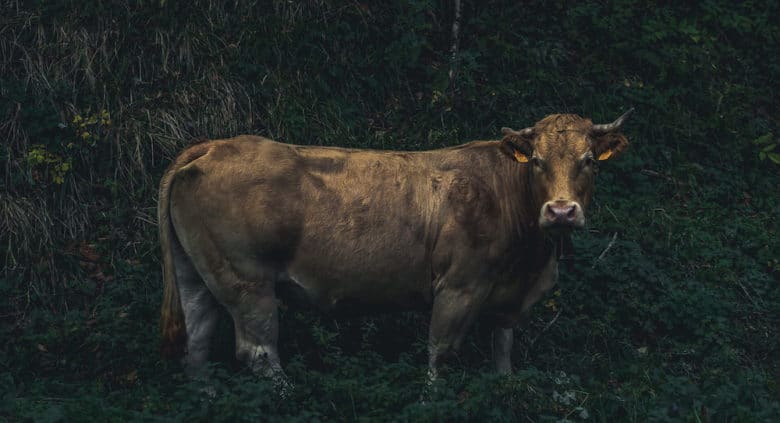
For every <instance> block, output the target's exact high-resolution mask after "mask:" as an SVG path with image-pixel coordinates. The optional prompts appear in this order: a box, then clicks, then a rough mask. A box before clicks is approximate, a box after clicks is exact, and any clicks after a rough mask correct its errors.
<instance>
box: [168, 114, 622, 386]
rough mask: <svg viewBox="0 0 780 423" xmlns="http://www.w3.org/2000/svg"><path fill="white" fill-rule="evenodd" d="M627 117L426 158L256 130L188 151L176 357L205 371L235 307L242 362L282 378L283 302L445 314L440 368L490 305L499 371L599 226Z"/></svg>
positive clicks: (174, 300)
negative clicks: (523, 327)
mask: <svg viewBox="0 0 780 423" xmlns="http://www.w3.org/2000/svg"><path fill="white" fill-rule="evenodd" d="M629 113H630V111H629ZM627 115H628V113H626V114H625V115H623V116H621V117H620V118H619V119H618V120H616V121H615V122H613V123H611V124H604V125H594V124H593V123H592V122H591V121H590V120H587V119H583V118H581V117H579V116H576V115H551V116H548V117H546V118H544V119H543V120H541V121H540V122H538V123H536V125H534V126H533V127H530V128H526V129H523V130H521V131H514V130H512V129H508V128H504V129H503V130H502V132H503V134H504V136H503V139H502V140H500V141H476V142H471V143H468V144H465V145H461V146H457V147H452V148H444V149H440V150H433V151H422V152H391V151H371V150H350V149H343V148H326V147H308V146H297V145H289V144H281V143H278V142H274V141H271V140H268V139H265V138H261V137H254V136H240V137H236V138H233V139H229V140H216V141H210V142H206V143H202V144H198V145H195V146H193V147H190V148H188V149H187V150H185V151H184V152H183V153H182V154H181V155H180V156H179V157H178V158H177V159H176V160H175V162H174V163H173V164H172V165H171V166H170V168H169V169H168V170H167V172H166V173H165V175H164V176H163V179H162V182H161V183H160V197H159V225H160V241H161V244H162V252H163V263H164V280H165V293H164V298H163V305H162V332H163V350H164V352H167V353H168V354H169V355H171V354H174V355H175V354H176V353H180V352H182V351H186V355H185V359H184V363H185V368H186V370H187V372H188V373H193V372H195V371H197V369H198V368H200V367H201V366H202V365H203V364H204V363H205V362H206V360H207V358H208V353H209V342H210V338H211V336H212V334H213V332H214V329H215V327H216V318H217V315H218V313H217V304H221V305H223V306H224V307H226V308H227V310H228V312H229V313H230V315H231V316H232V318H233V322H234V324H235V337H236V356H237V358H238V359H239V360H241V361H243V362H245V363H247V364H248V365H249V366H251V368H252V369H253V370H254V371H255V372H256V373H259V374H265V375H274V376H279V377H281V376H282V375H283V373H282V370H281V366H280V362H279V355H278V353H277V346H276V343H277V332H278V302H279V301H280V300H281V301H284V302H289V303H304V304H308V305H310V306H313V307H316V308H319V309H322V310H325V311H333V312H338V311H346V312H355V311H359V310H375V309H384V310H415V309H416V310H424V309H427V310H432V314H431V322H430V331H429V353H430V356H429V369H430V374H431V376H432V377H436V366H437V363H438V362H439V360H440V358H441V357H442V355H444V354H445V353H447V352H449V351H451V350H453V349H454V348H457V347H458V346H459V345H460V344H461V342H462V341H463V338H464V336H465V334H466V332H467V330H468V329H469V327H470V326H471V324H472V322H473V321H474V319H475V318H476V317H477V315H480V314H482V315H483V316H486V317H487V318H488V321H490V322H493V324H494V325H495V330H494V333H493V355H494V361H495V365H496V369H497V370H498V371H499V372H501V373H509V372H510V371H511V364H510V363H511V362H510V349H511V345H512V328H513V327H515V326H516V325H517V323H518V321H519V320H520V318H521V317H522V316H523V315H524V314H525V313H526V312H527V311H528V309H529V308H530V307H531V305H533V304H534V303H535V302H536V301H538V300H539V298H540V297H541V296H542V295H543V293H544V292H545V291H547V290H548V289H550V288H551V287H552V286H553V285H554V284H555V283H556V278H557V260H558V252H557V251H556V245H561V242H562V240H564V239H565V238H566V237H568V235H569V233H570V230H571V229H577V228H582V227H583V226H584V225H585V214H584V212H585V209H586V207H587V206H588V203H589V202H590V200H591V197H592V194H593V187H594V180H595V176H596V167H597V162H598V161H601V160H606V159H609V158H612V157H615V156H617V155H618V154H619V153H620V152H621V151H623V150H624V149H625V148H626V146H627V145H628V142H627V140H626V138H625V136H623V135H622V134H620V133H619V132H618V130H619V129H620V126H621V125H622V124H623V121H624V120H625V118H626V116H627ZM185 343H186V348H185V345H184V344H185Z"/></svg>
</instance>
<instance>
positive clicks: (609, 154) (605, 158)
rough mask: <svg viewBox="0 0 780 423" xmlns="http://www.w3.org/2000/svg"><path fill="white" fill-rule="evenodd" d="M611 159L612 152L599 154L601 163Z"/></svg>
mask: <svg viewBox="0 0 780 423" xmlns="http://www.w3.org/2000/svg"><path fill="white" fill-rule="evenodd" d="M610 157H612V150H607V151H605V152H603V153H601V154H599V161H601V160H607V159H608V158H610Z"/></svg>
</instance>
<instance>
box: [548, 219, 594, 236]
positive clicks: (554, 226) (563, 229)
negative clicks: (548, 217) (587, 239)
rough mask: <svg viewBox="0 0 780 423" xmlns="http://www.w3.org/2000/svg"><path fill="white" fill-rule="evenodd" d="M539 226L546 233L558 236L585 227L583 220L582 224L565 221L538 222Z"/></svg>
mask: <svg viewBox="0 0 780 423" xmlns="http://www.w3.org/2000/svg"><path fill="white" fill-rule="evenodd" d="M539 227H540V228H541V229H542V230H543V231H544V232H546V233H548V234H550V235H553V236H559V235H569V234H571V233H572V232H574V231H576V230H579V229H582V228H584V227H585V224H584V222H583V223H582V224H567V223H555V222H540V223H539Z"/></svg>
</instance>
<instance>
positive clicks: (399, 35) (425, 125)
mask: <svg viewBox="0 0 780 423" xmlns="http://www.w3.org/2000/svg"><path fill="white" fill-rule="evenodd" d="M336 3H338V4H334V3H333V2H322V1H308V2H297V1H294V2H289V1H261V2H250V1H243V0H238V1H235V2H216V1H208V0H204V1H196V2H194V3H193V2H179V1H159V2H158V1H154V2H125V1H117V2H108V1H103V0H90V1H86V2H15V1H8V2H5V3H3V4H2V5H0V52H2V54H0V140H2V141H0V168H1V169H2V172H3V173H2V182H0V253H2V260H3V269H4V270H3V272H2V274H0V298H2V300H0V322H1V326H0V337H1V338H0V339H2V343H0V419H9V420H19V421H36V422H37V421H108V420H160V419H162V420H168V419H173V420H185V419H187V420H189V419H190V418H193V419H195V420H198V421H235V420H246V421H273V420H293V421H295V420H298V421H312V420H326V419H327V420H363V421H373V420H413V421H481V420H482V419H485V420H487V421H526V420H528V421H555V420H561V419H564V420H568V421H591V420H595V421H610V422H611V421H690V422H700V421H778V420H780V329H778V328H780V283H779V281H780V236H778V223H779V221H780V189H778V187H780V165H779V164H778V163H777V162H778V161H780V160H778V158H779V157H780V156H778V154H780V147H778V142H779V141H778V138H777V135H776V134H780V127H779V126H780V112H779V111H780V103H779V102H778V99H779V98H780V93H779V91H778V89H780V79H779V77H780V25H779V24H778V21H777V20H776V19H775V18H776V17H777V16H780V4H778V3H777V2H763V3H762V2H750V1H748V2H739V3H734V2H727V1H722V0H712V1H703V2H698V4H694V3H693V2H682V3H679V4H674V5H668V6H663V7H661V6H655V5H652V4H650V3H647V2H640V1H634V0H626V1H616V2H598V1H583V2H563V1H548V2H541V1H537V2H513V1H491V2H483V3H480V5H479V6H477V5H474V4H471V3H469V4H464V5H463V10H462V22H461V27H460V32H459V39H460V41H459V47H458V51H457V54H456V60H454V61H453V60H451V57H452V54H451V51H450V49H451V46H452V44H453V37H452V22H453V17H454V15H455V13H454V6H453V4H454V3H453V2H445V1H398V2H381V3H379V2H377V3H374V2H343V3H341V2H336ZM453 68H454V70H455V72H454V78H452V79H451V78H450V76H449V73H450V70H451V69H453ZM630 106H634V107H636V113H635V114H634V116H633V117H632V118H631V119H630V121H629V123H628V124H627V130H626V133H627V135H628V136H629V140H630V141H631V142H632V145H631V147H630V150H629V151H628V152H627V153H626V154H624V155H623V156H622V157H621V158H620V160H617V161H615V162H614V163H612V162H610V163H609V164H608V165H605V166H603V167H602V171H601V173H600V175H599V181H598V187H597V196H596V201H595V204H593V205H592V206H591V209H590V216H589V229H588V230H587V231H584V232H582V233H579V234H577V235H576V237H575V240H574V243H575V247H576V250H577V254H576V257H574V258H573V259H571V260H570V261H571V264H572V266H571V267H569V266H564V267H566V269H565V272H563V274H562V278H561V284H560V289H559V290H558V291H556V293H553V294H551V295H550V296H549V297H548V298H546V299H545V300H543V301H542V302H540V304H538V305H537V306H536V307H535V310H534V314H533V315H532V317H531V319H530V322H529V324H528V326H527V327H526V328H524V329H521V330H518V331H517V332H516V333H517V338H519V339H518V340H517V342H516V346H515V349H514V365H515V368H516V369H517V372H516V374H515V375H514V376H512V377H509V378H499V377H497V376H495V375H493V374H492V373H490V371H489V368H490V362H489V356H490V351H489V342H488V339H487V336H486V335H485V334H484V333H482V332H484V331H480V330H479V324H478V325H477V326H478V327H477V330H475V331H473V332H472V335H471V336H470V338H469V340H468V342H467V345H466V346H465V348H464V349H463V350H462V352H461V354H460V356H459V357H458V359H457V360H455V361H453V362H452V363H451V364H450V367H449V371H448V372H447V373H448V374H449V377H448V379H447V380H446V381H445V382H444V383H443V384H442V386H441V387H440V389H439V391H438V395H437V398H435V399H433V400H432V401H430V402H429V403H427V404H425V405H422V404H420V403H419V402H418V401H417V400H418V397H419V394H420V392H422V389H423V385H424V380H425V378H424V375H425V370H426V369H425V364H426V359H425V335H426V324H427V316H425V315H419V314H402V315H389V316H371V317H367V318H364V319H345V320H338V321H333V320H331V319H328V318H323V317H321V316H317V315H314V314H307V313H297V312H292V311H287V312H286V313H285V314H284V317H283V323H282V324H283V328H282V338H281V342H280V345H281V347H282V349H283V351H282V352H283V357H284V359H285V361H286V363H285V365H286V368H287V369H288V372H289V375H290V376H291V379H292V381H293V382H294V383H295V385H296V389H295V391H294V392H293V393H292V394H291V395H290V398H289V399H288V400H286V401H279V400H278V398H277V397H276V396H275V394H273V392H272V389H271V386H270V385H269V383H268V382H267V381H264V380H257V379H256V378H254V377H252V376H251V375H249V374H247V371H246V370H244V369H243V368H241V367H240V366H238V365H237V364H236V362H235V360H234V359H233V358H232V345H231V342H232V335H231V327H230V324H229V323H228V322H226V323H224V325H223V326H224V327H223V328H222V330H221V331H220V339H219V345H220V348H219V351H217V357H216V359H217V360H216V364H215V366H214V368H213V373H214V375H213V378H212V381H211V382H210V383H211V385H212V387H213V388H214V389H215V390H216V392H217V395H216V396H215V397H214V398H212V399H209V397H208V396H206V395H205V394H204V393H202V391H201V387H202V382H199V381H186V380H185V379H184V378H183V375H182V374H181V369H180V368H179V366H178V364H177V363H167V362H163V361H161V359H160V358H159V354H158V347H159V344H158V330H157V327H158V326H157V319H158V307H159V303H160V299H161V272H160V263H159V253H158V245H157V241H156V238H157V237H156V226H155V217H154V216H155V207H156V188H157V181H158V180H159V177H160V175H161V174H162V172H163V170H164V168H165V167H166V165H167V164H168V163H169V161H170V159H171V158H172V157H173V156H174V155H175V154H176V152H177V151H178V150H180V149H181V148H183V147H184V146H185V145H187V143H188V142H189V140H191V139H195V138H198V137H203V136H206V137H210V138H216V137H227V136H232V135H236V134H241V133H254V134H261V135H265V136H269V137H272V138H275V139H279V140H282V141H287V142H293V143H298V144H322V145H340V146H354V147H368V148H386V149H427V148H437V147H441V146H446V145H453V144H457V143H461V142H465V141H469V140H472V139H480V138H482V139H484V138H496V137H498V135H499V132H498V128H500V127H501V126H513V127H523V126H526V125H530V124H532V123H533V122H535V121H536V120H538V119H540V118H542V117H544V116H545V115H547V114H549V113H558V112H573V113H579V114H581V115H585V116H589V117H592V118H593V119H594V120H596V121H602V122H607V121H611V120H612V119H614V118H616V117H617V116H619V115H620V114H621V113H622V112H623V111H624V110H625V109H627V108H628V107H630Z"/></svg>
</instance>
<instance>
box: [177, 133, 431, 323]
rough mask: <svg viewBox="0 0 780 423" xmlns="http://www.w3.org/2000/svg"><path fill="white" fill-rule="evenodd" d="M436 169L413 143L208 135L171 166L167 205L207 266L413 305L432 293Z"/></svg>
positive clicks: (350, 299)
mask: <svg viewBox="0 0 780 423" xmlns="http://www.w3.org/2000/svg"><path fill="white" fill-rule="evenodd" d="M201 148H202V147H201ZM433 173H435V172H432V170H431V169H430V168H428V167H426V160H424V158H422V157H421V156H420V154H415V153H393V152H376V151H359V150H346V149H337V148H317V147H301V146H292V145H287V144H281V143H276V142H273V141H270V140H265V139H260V138H256V137H240V138H237V139H233V140H226V141H215V142H212V143H211V145H210V146H209V152H208V153H207V154H205V155H203V156H201V157H200V158H198V159H196V160H194V161H193V162H192V163H190V164H189V165H187V166H185V167H184V168H182V169H181V170H180V171H179V172H178V173H177V175H176V181H175V184H174V187H173V192H172V201H171V204H172V215H173V220H174V225H175V226H176V229H177V231H183V232H187V234H185V238H188V239H189V241H188V242H183V245H185V249H186V250H188V253H190V254H191V255H194V256H195V258H196V261H200V262H202V263H203V267H206V266H223V267H224V266H225V265H226V264H229V266H230V267H231V268H232V269H234V271H235V272H236V273H237V275H239V276H240V277H241V278H243V279H246V280H248V281H252V280H256V279H261V278H269V277H273V278H276V279H279V282H280V286H285V287H287V288H286V289H285V290H283V291H284V292H294V293H296V295H297V296H301V294H303V296H304V297H306V299H307V300H308V301H311V302H313V303H315V304H316V305H318V306H320V307H321V308H326V309H331V308H338V307H339V306H340V305H349V306H356V305H358V304H359V305H362V306H366V307H373V306H389V307H393V308H397V307H406V308H414V307H417V306H421V305H422V304H424V303H427V302H428V301H429V300H430V295H431V294H430V282H431V271H430V251H431V244H432V243H433V239H434V237H435V235H436V234H435V229H436V228H435V227H436V225H435V224H433V222H434V221H435V219H436V217H437V211H438V201H439V200H438V198H440V195H439V194H438V193H437V192H434V191H435V190H434V189H433V188H432V186H433V185H435V183H436V181H435V179H436V178H437V177H438V178H439V179H441V177H440V176H437V175H433ZM431 179H434V181H433V182H431Z"/></svg>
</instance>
